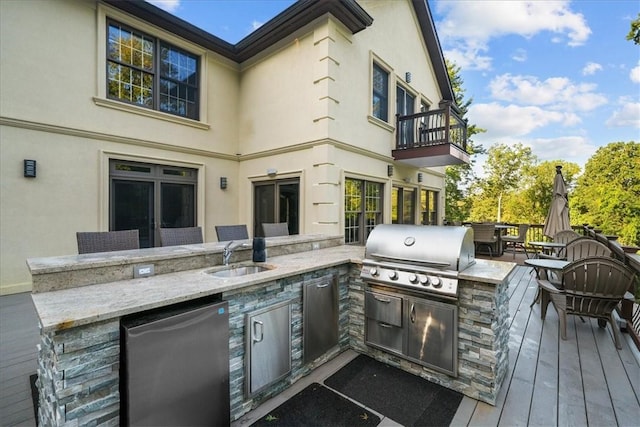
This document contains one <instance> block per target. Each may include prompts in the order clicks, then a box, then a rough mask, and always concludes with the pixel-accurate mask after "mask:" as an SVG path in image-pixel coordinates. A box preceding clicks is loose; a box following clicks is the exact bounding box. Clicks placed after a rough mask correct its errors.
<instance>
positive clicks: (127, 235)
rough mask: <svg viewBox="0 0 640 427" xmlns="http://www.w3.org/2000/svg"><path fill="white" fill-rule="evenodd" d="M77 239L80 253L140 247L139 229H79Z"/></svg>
mask: <svg viewBox="0 0 640 427" xmlns="http://www.w3.org/2000/svg"><path fill="white" fill-rule="evenodd" d="M76 239H77V241H78V253H79V254H88V253H96V252H111V251H124V250H127V249H140V239H139V238H138V230H120V231H78V232H77V233H76Z"/></svg>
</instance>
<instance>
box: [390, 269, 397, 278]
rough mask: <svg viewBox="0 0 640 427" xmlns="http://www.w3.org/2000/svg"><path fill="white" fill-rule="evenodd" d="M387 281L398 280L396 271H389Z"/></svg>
mask: <svg viewBox="0 0 640 427" xmlns="http://www.w3.org/2000/svg"><path fill="white" fill-rule="evenodd" d="M389 279H391V280H397V279H398V272H397V271H395V270H394V271H390V272H389Z"/></svg>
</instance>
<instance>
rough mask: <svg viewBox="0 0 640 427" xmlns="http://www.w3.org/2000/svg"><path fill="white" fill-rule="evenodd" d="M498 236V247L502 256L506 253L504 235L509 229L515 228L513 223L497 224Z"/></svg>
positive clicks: (498, 252) (499, 254)
mask: <svg viewBox="0 0 640 427" xmlns="http://www.w3.org/2000/svg"><path fill="white" fill-rule="evenodd" d="M495 227H496V237H497V238H498V239H497V241H496V249H497V251H496V252H497V254H498V256H502V254H504V243H503V240H502V236H504V235H505V234H506V232H507V230H508V229H510V228H513V225H505V224H496V225H495Z"/></svg>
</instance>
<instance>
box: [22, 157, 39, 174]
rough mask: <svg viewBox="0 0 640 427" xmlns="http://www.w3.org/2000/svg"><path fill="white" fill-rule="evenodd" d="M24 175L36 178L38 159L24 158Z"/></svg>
mask: <svg viewBox="0 0 640 427" xmlns="http://www.w3.org/2000/svg"><path fill="white" fill-rule="evenodd" d="M24 177H25V178H35V177H36V161H35V160H27V159H24Z"/></svg>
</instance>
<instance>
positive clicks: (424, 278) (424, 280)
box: [420, 276, 429, 286]
mask: <svg viewBox="0 0 640 427" xmlns="http://www.w3.org/2000/svg"><path fill="white" fill-rule="evenodd" d="M420 284H421V285H423V286H429V278H428V277H427V276H420Z"/></svg>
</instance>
